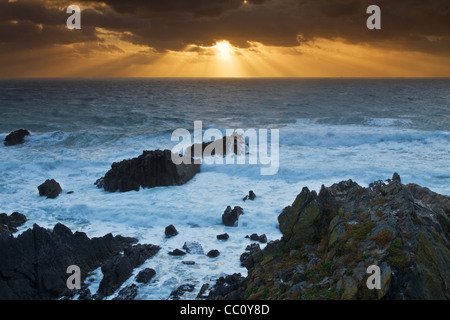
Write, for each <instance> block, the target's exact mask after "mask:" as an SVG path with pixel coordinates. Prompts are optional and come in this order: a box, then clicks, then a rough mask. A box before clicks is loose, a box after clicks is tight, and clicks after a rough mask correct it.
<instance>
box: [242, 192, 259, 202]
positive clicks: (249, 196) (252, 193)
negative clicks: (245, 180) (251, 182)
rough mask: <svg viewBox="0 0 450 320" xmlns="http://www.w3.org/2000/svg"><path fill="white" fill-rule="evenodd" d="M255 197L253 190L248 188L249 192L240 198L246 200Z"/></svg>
mask: <svg viewBox="0 0 450 320" xmlns="http://www.w3.org/2000/svg"><path fill="white" fill-rule="evenodd" d="M255 198H256V194H255V193H254V192H253V190H250V191H249V192H248V195H246V196H245V197H244V199H242V200H243V201H247V200H252V201H253V200H255Z"/></svg>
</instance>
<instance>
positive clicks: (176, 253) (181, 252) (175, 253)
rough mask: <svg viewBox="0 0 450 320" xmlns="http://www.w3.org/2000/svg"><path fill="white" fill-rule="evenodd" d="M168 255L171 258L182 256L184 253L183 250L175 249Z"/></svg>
mask: <svg viewBox="0 0 450 320" xmlns="http://www.w3.org/2000/svg"><path fill="white" fill-rule="evenodd" d="M169 254H170V255H171V256H184V255H185V254H186V252H184V251H183V250H180V249H175V250H172V251H170V252H169Z"/></svg>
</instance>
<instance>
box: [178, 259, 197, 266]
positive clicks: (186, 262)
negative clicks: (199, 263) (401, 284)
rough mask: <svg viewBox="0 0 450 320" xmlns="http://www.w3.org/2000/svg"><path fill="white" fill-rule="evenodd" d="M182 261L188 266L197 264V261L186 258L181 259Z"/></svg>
mask: <svg viewBox="0 0 450 320" xmlns="http://www.w3.org/2000/svg"><path fill="white" fill-rule="evenodd" d="M181 263H182V264H185V265H187V266H193V265H194V264H195V261H191V260H185V261H181Z"/></svg>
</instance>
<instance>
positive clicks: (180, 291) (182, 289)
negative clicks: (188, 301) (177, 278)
mask: <svg viewBox="0 0 450 320" xmlns="http://www.w3.org/2000/svg"><path fill="white" fill-rule="evenodd" d="M194 289H195V284H183V285H181V286H179V287H178V288H177V289H175V290H174V291H172V292H171V293H170V296H169V299H172V300H179V299H180V297H181V296H182V295H184V294H185V293H186V292H192V291H194Z"/></svg>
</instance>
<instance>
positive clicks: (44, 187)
mask: <svg viewBox="0 0 450 320" xmlns="http://www.w3.org/2000/svg"><path fill="white" fill-rule="evenodd" d="M38 190H39V196H41V197H47V198H50V199H55V198H56V197H58V196H59V194H60V193H61V192H62V188H61V186H60V185H59V183H58V182H56V181H55V180H54V179H51V180H49V179H48V180H45V182H44V183H43V184H41V185H40V186H39V187H38Z"/></svg>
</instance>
